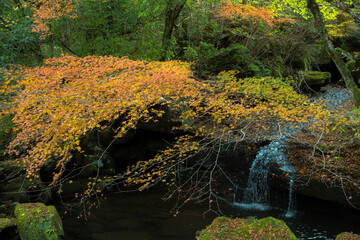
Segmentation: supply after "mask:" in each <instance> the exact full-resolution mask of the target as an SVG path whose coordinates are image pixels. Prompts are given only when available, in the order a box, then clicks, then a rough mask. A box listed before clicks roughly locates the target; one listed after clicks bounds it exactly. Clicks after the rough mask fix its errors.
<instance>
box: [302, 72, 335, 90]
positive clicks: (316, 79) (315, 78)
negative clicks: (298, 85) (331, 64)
mask: <svg viewBox="0 0 360 240" xmlns="http://www.w3.org/2000/svg"><path fill="white" fill-rule="evenodd" d="M298 76H299V78H300V80H303V81H305V83H306V85H308V86H310V87H313V86H322V85H325V84H326V83H328V82H329V80H330V78H331V73H329V72H319V71H299V72H298Z"/></svg>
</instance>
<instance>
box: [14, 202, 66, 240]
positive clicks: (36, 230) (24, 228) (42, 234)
mask: <svg viewBox="0 0 360 240" xmlns="http://www.w3.org/2000/svg"><path fill="white" fill-rule="evenodd" d="M15 216H16V223H17V228H18V230H19V233H20V237H21V239H22V240H40V239H41V240H58V239H60V236H63V235H64V230H63V225H62V221H61V218H60V216H59V213H58V212H57V210H56V208H55V207H54V206H45V204H43V203H24V204H19V205H18V206H16V207H15Z"/></svg>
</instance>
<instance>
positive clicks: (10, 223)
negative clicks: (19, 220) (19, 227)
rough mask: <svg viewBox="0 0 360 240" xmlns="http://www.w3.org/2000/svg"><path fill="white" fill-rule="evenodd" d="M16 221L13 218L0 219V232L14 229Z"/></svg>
mask: <svg viewBox="0 0 360 240" xmlns="http://www.w3.org/2000/svg"><path fill="white" fill-rule="evenodd" d="M15 225H16V221H15V219H13V218H0V232H2V230H4V229H6V228H10V227H14V226H15Z"/></svg>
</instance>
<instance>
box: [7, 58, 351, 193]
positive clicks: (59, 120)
mask: <svg viewBox="0 0 360 240" xmlns="http://www.w3.org/2000/svg"><path fill="white" fill-rule="evenodd" d="M191 74H192V73H191V71H190V65H189V64H188V63H184V62H180V61H169V62H147V61H132V60H129V59H127V58H117V57H110V56H108V57H96V56H88V57H84V58H78V57H73V56H63V57H60V58H53V59H48V60H46V61H45V64H44V65H42V66H38V67H34V68H29V67H22V68H13V69H12V70H9V71H6V72H5V73H4V76H5V77H4V84H3V86H2V94H6V95H7V96H9V97H10V98H9V101H8V102H7V103H6V104H7V105H5V103H3V108H4V109H5V110H3V114H9V113H11V114H13V116H14V118H13V122H14V124H15V127H14V128H15V129H14V132H16V133H17V135H16V138H15V139H14V140H13V141H12V142H11V143H10V145H9V147H8V150H7V153H8V154H10V155H12V156H14V157H15V156H16V158H17V163H16V164H17V165H21V166H23V167H24V169H25V170H26V176H27V177H28V178H34V177H35V178H38V177H39V176H38V174H39V170H40V169H41V168H42V167H43V166H45V165H46V164H47V163H48V162H49V161H54V160H55V161H56V167H55V169H54V171H53V181H52V183H51V184H52V185H53V184H55V183H57V181H59V180H60V179H61V177H62V174H63V173H64V171H65V169H66V166H67V164H68V163H69V162H70V161H71V159H72V156H73V153H74V152H82V149H81V144H80V139H81V137H83V136H85V135H86V134H88V133H89V132H90V131H103V130H104V129H106V128H107V127H112V126H111V124H112V122H114V121H115V120H121V124H120V126H118V128H117V129H115V132H116V134H115V136H114V138H121V137H123V136H124V135H125V134H126V133H127V132H128V131H129V130H130V129H136V128H137V125H138V123H139V122H140V121H141V122H143V123H144V122H145V123H146V122H148V121H158V119H160V118H161V117H162V116H163V115H164V113H165V112H164V111H163V110H159V108H154V106H161V105H163V106H166V109H168V110H167V111H169V112H170V114H171V116H172V121H174V122H177V123H178V126H177V129H178V130H179V131H182V132H183V133H184V134H183V135H182V136H181V137H179V138H178V139H177V140H176V141H175V142H174V143H173V144H172V145H171V146H170V147H169V148H167V149H165V150H164V151H162V152H160V153H159V154H158V155H157V156H155V157H154V158H153V159H144V160H143V161H140V162H138V163H137V164H135V165H134V166H129V168H128V170H127V171H126V172H123V173H118V174H117V175H115V176H106V177H104V178H103V179H102V180H101V179H100V177H99V176H98V177H96V179H94V180H91V182H90V183H89V184H90V185H89V189H88V190H87V191H86V192H85V193H84V195H83V196H82V197H83V198H84V199H85V198H87V197H89V196H92V195H94V194H95V193H97V192H100V191H102V190H103V189H104V188H107V187H110V186H112V185H114V183H119V182H123V183H126V184H128V185H129V184H130V185H133V184H135V185H137V186H138V188H139V189H140V190H141V189H145V188H147V187H149V186H152V185H154V184H156V183H158V182H167V183H168V184H175V175H176V171H178V169H179V168H180V167H181V166H188V167H189V169H192V170H193V169H194V168H193V167H194V162H193V160H194V157H195V156H197V155H199V154H200V155H201V154H203V153H204V152H210V155H211V154H214V153H215V155H216V154H217V155H218V154H219V152H220V151H221V148H222V146H223V144H224V143H227V142H232V143H236V142H241V141H244V140H247V141H250V142H251V141H259V140H263V139H271V138H274V137H278V136H279V134H280V135H283V134H284V135H285V134H287V133H288V132H289V131H290V129H296V128H300V127H301V128H304V129H307V130H308V131H313V132H315V133H316V132H319V131H320V132H321V131H325V129H326V128H328V127H329V126H330V125H331V124H332V126H339V125H341V124H343V123H344V121H345V120H342V118H338V120H337V122H333V121H330V120H331V119H333V117H334V116H332V114H331V113H330V112H329V111H327V110H326V109H325V108H324V107H322V105H321V104H320V103H311V102H310V101H309V100H308V99H307V97H305V96H303V95H300V94H298V93H296V92H295V91H294V90H293V88H292V87H291V80H280V79H275V78H271V77H267V78H260V79H259V78H248V79H237V78H236V77H235V75H236V72H231V71H230V72H222V73H221V74H220V75H219V76H218V77H217V79H215V80H214V81H212V82H211V81H210V82H206V83H205V82H201V81H197V80H195V79H193V78H191ZM189 160H192V165H191V166H190V165H188V164H187V163H188V161H189ZM217 161H218V158H216V162H214V163H212V164H211V165H210V166H207V171H206V172H207V173H209V174H210V176H207V177H205V176H203V177H201V178H199V179H198V180H196V181H195V182H197V184H194V185H193V186H192V188H193V189H196V188H197V189H205V188H207V187H209V184H208V185H202V183H201V182H202V180H204V179H211V178H212V177H213V176H212V173H213V172H214V171H215V170H219V171H220V170H221V169H220V165H219V164H217ZM195 166H197V167H198V168H203V167H204V161H199V162H198V163H195ZM193 177H196V178H198V177H199V176H198V175H194V176H193ZM99 183H101V184H99ZM96 186H98V187H96Z"/></svg>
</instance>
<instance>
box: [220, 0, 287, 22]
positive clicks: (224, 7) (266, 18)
mask: <svg viewBox="0 0 360 240" xmlns="http://www.w3.org/2000/svg"><path fill="white" fill-rule="evenodd" d="M215 15H216V17H217V18H219V19H222V20H230V21H232V22H239V21H241V20H250V21H251V22H252V23H254V24H255V23H260V22H265V24H266V25H268V26H269V27H274V26H275V25H276V24H277V23H281V22H294V20H292V19H289V18H279V17H278V15H277V13H275V12H273V11H271V10H270V9H267V8H265V7H255V6H252V5H249V4H241V3H233V2H230V1H225V2H223V3H222V4H221V5H219V6H218V7H216V9H215Z"/></svg>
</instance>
